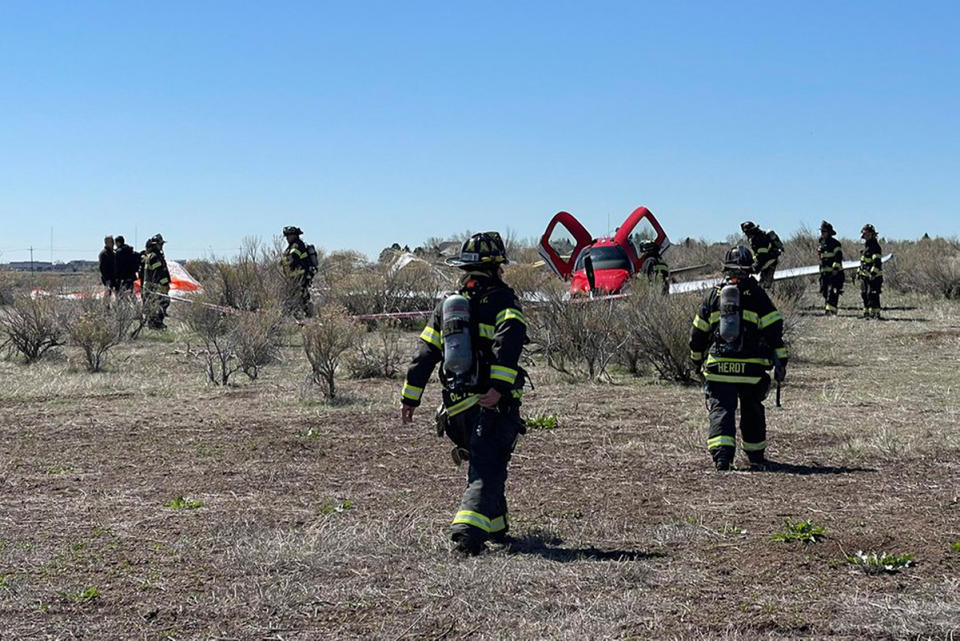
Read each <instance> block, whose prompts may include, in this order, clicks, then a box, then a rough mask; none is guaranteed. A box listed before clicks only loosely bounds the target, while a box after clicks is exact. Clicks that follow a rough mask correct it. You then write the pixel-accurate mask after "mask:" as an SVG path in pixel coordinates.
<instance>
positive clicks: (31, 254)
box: [30, 245, 33, 271]
mask: <svg viewBox="0 0 960 641" xmlns="http://www.w3.org/2000/svg"><path fill="white" fill-rule="evenodd" d="M30 271H33V245H30Z"/></svg>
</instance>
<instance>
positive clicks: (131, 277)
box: [115, 236, 140, 294]
mask: <svg viewBox="0 0 960 641" xmlns="http://www.w3.org/2000/svg"><path fill="white" fill-rule="evenodd" d="M116 241H117V242H116V250H115V251H116V257H117V290H118V291H119V292H120V293H121V294H131V293H133V283H134V281H136V280H137V272H138V271H139V270H140V255H139V254H137V252H135V251H134V250H133V247H131V246H130V245H128V244H127V243H126V241H125V240H124V238H123V236H117V238H116Z"/></svg>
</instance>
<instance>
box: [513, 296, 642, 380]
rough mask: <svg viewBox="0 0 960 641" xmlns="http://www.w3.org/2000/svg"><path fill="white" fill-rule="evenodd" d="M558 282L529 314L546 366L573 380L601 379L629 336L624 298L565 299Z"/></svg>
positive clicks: (533, 337) (532, 339) (532, 338)
mask: <svg viewBox="0 0 960 641" xmlns="http://www.w3.org/2000/svg"><path fill="white" fill-rule="evenodd" d="M565 289H566V284H565V283H555V284H554V286H553V287H551V288H550V289H549V291H548V292H547V293H545V298H546V301H545V302H544V303H542V304H539V305H537V307H536V308H534V309H533V310H531V313H530V314H528V318H529V319H530V321H531V323H530V336H531V341H532V342H534V343H535V344H536V346H537V348H538V349H539V351H540V353H541V354H543V356H544V358H545V359H546V363H547V366H548V367H550V368H552V369H554V370H556V371H558V372H560V373H562V374H565V375H566V376H568V377H569V378H570V379H572V380H594V379H600V378H602V377H603V376H605V375H606V373H607V366H608V365H609V364H610V361H611V359H613V357H614V356H615V355H616V354H617V353H618V352H619V351H620V349H621V348H622V347H623V345H624V344H625V342H626V340H627V331H626V324H625V322H624V314H623V301H622V300H596V301H593V300H588V299H575V300H573V301H570V300H566V298H565V296H564V295H563V294H564V290H565Z"/></svg>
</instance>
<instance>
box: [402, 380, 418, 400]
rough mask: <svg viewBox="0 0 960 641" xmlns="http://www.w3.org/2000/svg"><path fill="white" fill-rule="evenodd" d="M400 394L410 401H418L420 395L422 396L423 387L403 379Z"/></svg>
mask: <svg viewBox="0 0 960 641" xmlns="http://www.w3.org/2000/svg"><path fill="white" fill-rule="evenodd" d="M401 394H402V395H403V397H404V398H409V399H410V400H411V401H419V400H420V397H421V396H423V388H422V387H417V386H416V385H411V384H410V383H407V382H406V381H404V383H403V391H402V392H401Z"/></svg>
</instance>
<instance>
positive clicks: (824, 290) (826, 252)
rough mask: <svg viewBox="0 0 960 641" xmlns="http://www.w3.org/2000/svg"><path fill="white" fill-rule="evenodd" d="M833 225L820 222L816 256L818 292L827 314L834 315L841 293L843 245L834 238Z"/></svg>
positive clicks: (837, 308) (838, 306)
mask: <svg viewBox="0 0 960 641" xmlns="http://www.w3.org/2000/svg"><path fill="white" fill-rule="evenodd" d="M836 235H837V232H836V230H834V228H833V225H831V224H830V223H828V222H827V221H825V220H824V221H823V222H821V223H820V244H819V245H818V246H817V256H818V257H819V259H820V294H821V295H823V309H824V313H825V314H826V315H827V316H836V315H837V312H838V311H839V310H840V294H842V293H843V280H844V278H843V247H842V246H841V245H840V241H839V240H837V239H836V238H835V236H836Z"/></svg>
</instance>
